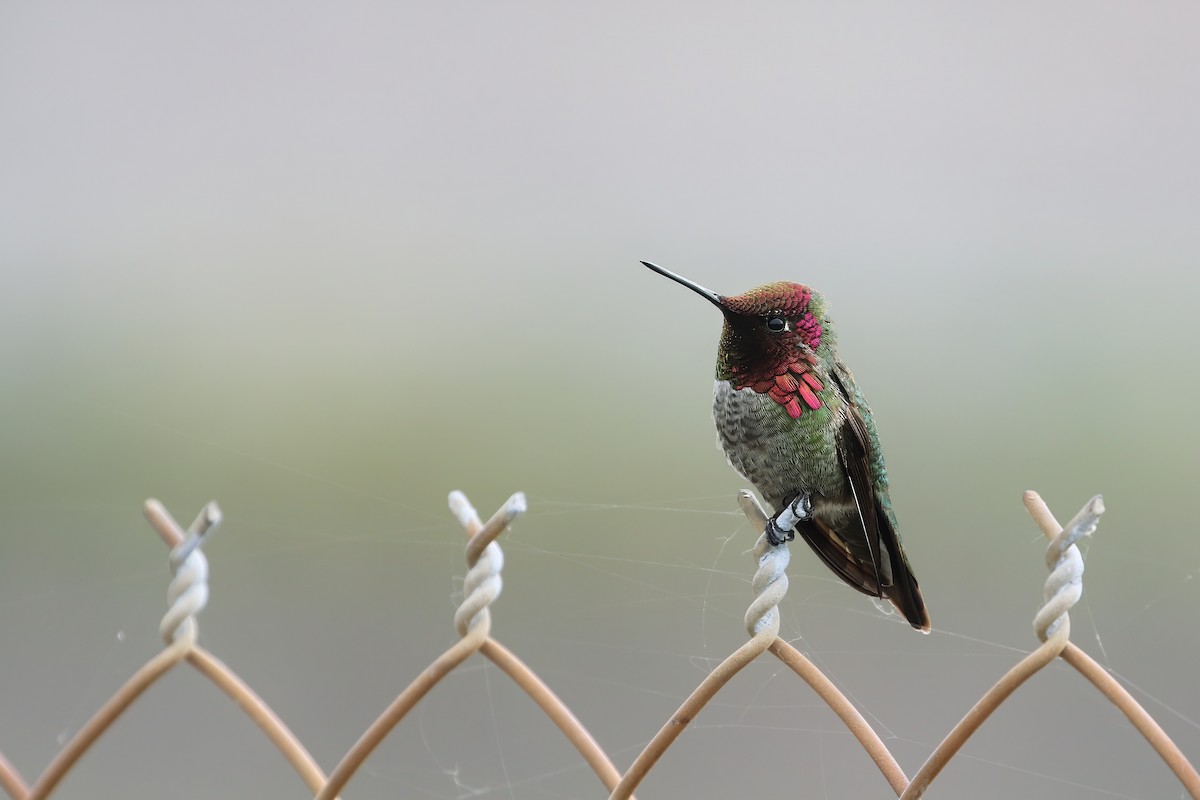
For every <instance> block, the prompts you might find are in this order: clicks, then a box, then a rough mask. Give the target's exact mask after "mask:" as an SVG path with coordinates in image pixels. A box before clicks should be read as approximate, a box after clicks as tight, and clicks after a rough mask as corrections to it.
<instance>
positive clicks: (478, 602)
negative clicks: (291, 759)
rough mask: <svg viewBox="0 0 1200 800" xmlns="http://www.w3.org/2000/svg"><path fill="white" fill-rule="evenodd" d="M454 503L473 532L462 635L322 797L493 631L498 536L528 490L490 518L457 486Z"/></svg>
mask: <svg viewBox="0 0 1200 800" xmlns="http://www.w3.org/2000/svg"><path fill="white" fill-rule="evenodd" d="M449 503H450V512H451V513H452V514H454V516H455V517H456V518H457V519H458V521H459V524H461V525H462V526H463V528H464V529H465V530H466V532H467V535H468V536H470V537H471V538H470V539H469V540H468V542H467V565H468V568H469V569H468V572H467V578H466V580H465V581H464V582H463V594H464V597H463V601H462V603H461V604H460V605H459V607H458V610H457V611H456V612H455V614H454V625H455V628H456V629H457V630H458V634H459V636H460V637H462V638H460V639H459V640H458V641H457V642H455V643H454V644H452V645H451V646H450V647H449V648H447V649H446V651H445V652H444V653H442V654H441V655H440V656H438V657H437V658H436V659H434V660H433V662H432V663H430V665H429V666H427V667H426V668H425V669H424V670H423V671H422V672H421V674H420V675H418V676H417V677H416V678H414V679H413V680H412V682H411V683H409V684H408V686H406V687H405V688H404V691H402V692H400V694H399V695H397V696H396V698H395V699H394V700H393V701H392V702H391V704H390V705H389V706H388V707H387V708H385V709H384V710H383V713H382V714H380V715H379V717H377V718H376V720H375V721H374V722H372V723H371V725H370V727H368V728H367V729H366V730H365V731H363V734H362V735H361V736H360V737H359V738H358V741H357V742H355V743H354V745H353V746H352V747H351V748H350V750H349V751H347V753H346V755H344V756H342V760H341V762H340V763H338V765H337V766H336V767H335V768H334V770H333V772H331V773H330V774H329V780H328V781H327V782H326V783H325V785H324V786H323V787H321V790H320V791H319V792H318V793H317V795H316V800H331V799H332V798H334V797H336V796H337V795H338V794H339V793H340V792H341V791H342V789H343V788H345V786H346V784H347V783H349V782H350V778H351V777H353V775H354V773H355V772H357V771H358V768H359V767H361V766H362V764H363V762H365V761H366V760H367V757H368V756H370V755H371V753H372V752H373V751H374V750H375V748H376V747H378V746H379V744H380V743H381V742H382V741H383V740H384V738H385V737H386V736H387V735H388V734H389V733H390V732H391V731H392V729H393V728H395V727H396V726H397V725H398V724H400V721H401V720H403V719H404V717H405V716H406V715H407V714H408V712H409V711H411V710H412V709H413V707H414V706H415V705H416V704H417V703H418V702H420V700H421V698H423V697H424V696H425V695H426V694H428V693H429V692H430V691H431V690H432V689H433V687H434V686H436V685H437V684H438V683H439V682H440V681H441V680H442V678H444V677H446V676H447V675H449V674H450V673H451V672H452V671H453V670H454V669H455V668H456V667H458V665H459V664H461V663H463V662H464V661H466V660H467V659H468V658H470V657H471V656H472V655H473V654H474V653H475V652H477V651H479V650H481V649H483V648H484V646H485V645H486V644H487V643H488V641H489V639H488V634H489V632H490V630H491V625H492V622H491V615H490V613H489V611H488V606H489V605H490V604H491V603H492V601H493V600H495V599H496V598H497V597H498V596H499V595H500V589H501V588H502V586H503V583H502V581H501V579H500V569H501V568H502V567H503V566H504V554H503V553H502V552H501V551H500V546H499V545H498V544H496V541H495V540H496V537H497V536H499V535H500V534H501V533H503V532H504V530H505V529H506V528H507V527H508V525H509V523H511V522H512V521H513V520H514V519H516V518H517V517H518V516H519V515H521V514H522V513H524V512H525V507H526V506H525V495H523V494H521V493H520V492H517V493H516V494H514V495H513V496H512V497H510V498H508V501H507V502H506V503H505V504H504V505H503V506H501V507H500V510H499V511H497V512H496V513H495V514H493V515H492V518H491V519H489V520H488V521H487V522H486V523H484V522H481V521H480V519H479V514H478V513H477V512H476V511H475V508H474V507H473V506H472V505H471V503H470V501H469V500H467V497H466V495H464V494H463V493H462V492H459V491H454V492H451V493H450V497H449Z"/></svg>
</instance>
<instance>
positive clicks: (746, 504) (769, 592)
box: [738, 489, 908, 794]
mask: <svg viewBox="0 0 1200 800" xmlns="http://www.w3.org/2000/svg"><path fill="white" fill-rule="evenodd" d="M738 505H739V506H741V509H742V513H743V514H745V515H746V519H747V520H748V521H749V522H750V524H751V526H753V527H754V529H755V530H761V531H763V534H762V535H761V536H759V537H758V540H757V541H756V542H755V543H754V551H753V555H754V557H755V559H756V560H757V561H758V571H757V572H755V573H754V579H753V580H752V581H751V586H752V587H753V589H754V592H755V598H754V601H753V602H752V603H751V604H750V608H749V609H747V611H746V630H747V631H749V633H750V635H751V636H757V635H759V634H760V633H762V632H766V631H769V632H770V634H771V638H772V641H771V642H770V644H769V646H768V648H767V649H769V650H770V651H771V653H772V654H773V655H774V656H775V657H776V658H778V659H779V660H780V661H782V662H783V663H784V664H786V665H787V666H788V667H789V668H790V669H791V670H792V671H793V672H795V673H796V675H797V676H799V677H800V679H801V680H803V681H804V682H805V683H807V684H808V685H809V687H810V688H812V690H813V691H814V692H816V693H817V696H818V697H820V698H821V700H823V701H824V702H825V704H826V705H827V706H829V708H830V710H832V711H833V713H834V714H837V716H838V719H840V720H841V721H842V724H843V725H845V726H846V729H847V730H849V731H850V733H851V734H852V735H853V736H854V738H855V739H857V740H858V743H859V744H861V745H862V747H863V749H864V750H865V751H866V752H867V755H869V756H870V757H871V760H872V761H874V762H875V766H876V767H878V768H879V771H880V772H881V773H882V774H883V777H884V779H885V780H887V782H888V784H889V785H890V786H891V787H892V789H893V790H894V791H895V792H896V794H900V793H901V792H902V791H904V787H905V786H907V785H908V778H907V777H906V776H905V774H904V770H902V769H901V768H900V765H899V764H898V763H896V759H895V758H894V757H893V756H892V754H891V752H890V751H889V750H888V749H887V746H886V745H885V744H884V743H883V740H882V739H880V738H879V734H877V733H876V732H875V729H874V728H872V727H871V725H870V723H868V722H867V720H866V719H865V718H864V717H863V715H862V714H861V713H859V711H858V709H857V708H855V707H854V705H853V704H852V703H851V702H850V701H849V700H848V699H847V698H846V696H845V695H844V694H842V692H841V691H840V690H839V689H838V688H837V687H836V686H834V684H833V681H831V680H829V678H827V677H826V676H825V674H824V673H823V672H821V670H819V669H817V666H816V665H815V664H813V663H812V662H811V661H809V660H808V659H807V658H805V657H804V654H803V653H801V652H800V651H799V650H797V649H796V648H795V647H793V646H792V645H790V644H789V643H787V642H786V641H784V640H783V639H780V638H779V603H780V602H782V600H783V597H784V595H785V594H786V593H787V589H788V578H787V574H786V572H785V570H786V569H787V566H788V563H789V562H790V561H791V552H790V551H789V550H788V548H787V544H786V543H784V544H781V545H779V546H778V547H772V546H771V544H770V543H769V542H768V541H767V537H766V532H765V531H766V526H767V521H768V517H767V512H766V511H765V510H764V509H763V507H762V505H761V504H759V502H758V498H756V497H755V496H754V495H753V494H752V493H750V492H749V491H747V490H745V489H743V490H742V491H740V492H738ZM785 512H786V513H784V514H780V515H779V516H780V519H782V520H783V524H780V528H781V529H783V530H790V529H791V527H792V526H793V525H795V522H796V521H797V520H796V517H795V515H794V514H793V513H792V512H791V509H790V507H789V508H787V509H785Z"/></svg>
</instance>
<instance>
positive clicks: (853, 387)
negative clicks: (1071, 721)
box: [642, 261, 930, 633]
mask: <svg viewBox="0 0 1200 800" xmlns="http://www.w3.org/2000/svg"><path fill="white" fill-rule="evenodd" d="M642 264H644V265H645V266H647V267H649V268H650V269H651V270H653V271H655V272H657V273H658V274H660V275H663V276H665V277H667V278H670V279H671V280H673V281H675V282H676V283H681V284H683V285H684V286H686V287H688V288H689V289H691V290H692V291H693V292H695V293H696V294H698V295H700V296H701V297H703V298H704V299H706V300H708V302H710V303H712V304H713V305H715V306H716V307H717V308H719V309H720V310H721V313H722V314H723V315H724V317H725V324H724V326H723V327H722V329H721V339H720V344H719V345H718V347H717V372H716V384H715V387H714V390H713V421H714V422H715V423H716V427H717V440H718V442H719V443H720V445H721V448H722V449H723V450H724V451H725V457H726V458H727V459H728V460H729V463H730V465H731V466H732V467H733V468H734V469H736V470H737V471H738V472H739V473H741V475H742V476H743V477H744V478H746V479H747V480H748V481H750V482H751V483H752V484H754V487H755V488H756V489H758V491H759V494H761V495H762V496H763V499H764V500H766V501H767V502H768V503H769V504H770V505H771V507H772V509H773V510H774V512H775V516H774V517H772V518H771V520H770V521H769V522H768V523H767V527H766V530H765V531H764V534H765V535H766V538H767V541H768V542H769V543H770V544H771V545H773V546H778V545H780V544H782V543H783V542H784V541H789V540H791V539H793V538H795V535H796V534H797V533H798V534H799V535H800V537H801V538H802V539H804V541H805V542H807V543H808V545H809V547H811V548H812V549H813V552H815V553H816V554H817V556H818V557H820V559H821V560H822V561H824V562H825V565H826V566H827V567H829V568H830V569H831V570H833V572H834V574H836V575H837V576H838V577H839V578H841V579H842V580H843V581H844V582H845V583H847V584H849V585H850V586H851V587H852V588H854V589H857V590H858V591H860V592H862V593H864V594H868V595H871V596H872V597H882V598H886V599H887V600H889V601H890V602H891V603H892V605H894V606H895V607H896V609H897V610H898V611H899V612H900V613H901V614H903V615H904V618H905V619H907V620H908V623H909V624H910V625H912V627H914V628H916V629H917V630H919V631H922V632H924V633H928V632H929V627H930V626H929V612H928V611H926V610H925V601H924V600H923V599H922V598H921V590H920V588H919V587H918V586H917V579H916V578H915V577H914V576H913V574H912V569H911V568H910V567H909V565H908V558H907V557H906V556H905V555H904V548H903V547H901V545H900V535H899V534H898V533H897V532H896V515H895V513H894V512H893V511H892V501H891V497H890V496H889V494H888V477H887V469H886V468H885V467H884V463H883V452H882V450H881V449H880V446H879V434H878V432H877V431H876V428H875V418H874V416H873V415H872V413H871V407H870V406H869V405H867V401H866V398H864V397H863V394H862V392H861V391H860V390H859V388H858V384H856V383H855V382H854V376H853V375H851V374H850V370H849V369H847V368H846V365H845V364H843V363H842V360H841V357H840V356H839V355H838V350H837V339H836V336H835V333H834V326H833V323H832V321H831V320H830V319H829V315H828V311H827V308H826V305H825V299H824V298H823V297H822V296H821V295H820V294H818V293H817V292H815V291H813V290H812V289H811V288H809V287H808V286H805V285H803V284H800V283H790V282H788V281H780V282H777V283H768V284H766V285H765V286H759V287H758V288H756V289H751V290H750V291H748V292H746V293H745V294H739V295H733V296H728V297H727V296H723V295H719V294H717V293H716V292H713V291H711V290H709V289H706V288H704V287H703V286H701V285H700V284H698V283H696V282H694V281H691V280H688V279H687V278H684V277H683V276H681V275H677V274H675V273H674V272H671V271H670V270H667V269H663V268H662V267H660V266H658V265H656V264H651V263H650V262H648V261H643V262H642ZM785 511H790V512H791V517H792V519H794V520H795V523H794V524H793V525H791V526H787V525H782V526H781V524H780V517H781V515H782V514H783V513H784V512H785Z"/></svg>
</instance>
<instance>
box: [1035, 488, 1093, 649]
mask: <svg viewBox="0 0 1200 800" xmlns="http://www.w3.org/2000/svg"><path fill="white" fill-rule="evenodd" d="M1103 513H1104V498H1103V497H1101V496H1100V495H1096V496H1095V497H1093V498H1092V499H1091V500H1089V501H1088V502H1087V504H1086V505H1084V507H1083V508H1082V509H1080V511H1079V513H1078V514H1076V515H1075V517H1074V518H1073V519H1072V520H1071V521H1070V522H1068V523H1067V525H1066V527H1065V528H1063V529H1062V530H1061V531H1060V532H1059V533H1058V535H1057V536H1055V537H1054V538H1053V539H1052V540H1051V541H1050V545H1049V546H1048V547H1047V548H1046V566H1047V567H1049V568H1050V577H1048V578H1046V585H1045V587H1044V589H1043V597H1044V598H1045V603H1044V604H1043V605H1042V608H1041V610H1039V611H1038V613H1037V616H1035V617H1034V618H1033V628H1034V630H1035V631H1036V632H1037V635H1038V638H1039V639H1041V640H1042V641H1043V642H1044V641H1046V639H1047V638H1049V637H1050V636H1053V635H1054V634H1055V633H1056V632H1057V631H1058V629H1059V628H1061V627H1062V625H1063V624H1064V623H1067V622H1068V621H1069V619H1068V616H1067V612H1068V611H1070V610H1071V607H1072V606H1074V605H1075V604H1076V603H1078V602H1079V598H1080V597H1082V596H1083V556H1082V555H1081V554H1080V552H1079V548H1078V547H1076V546H1075V543H1076V542H1077V541H1079V540H1080V539H1082V538H1083V537H1084V536H1090V535H1092V534H1093V533H1094V532H1095V531H1096V526H1097V525H1099V524H1100V515H1101V514H1103Z"/></svg>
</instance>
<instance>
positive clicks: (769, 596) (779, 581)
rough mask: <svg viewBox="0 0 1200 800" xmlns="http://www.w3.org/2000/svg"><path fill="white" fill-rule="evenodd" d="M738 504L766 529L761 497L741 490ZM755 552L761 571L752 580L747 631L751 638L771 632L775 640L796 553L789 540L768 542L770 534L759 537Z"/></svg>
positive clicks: (749, 517)
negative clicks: (790, 569)
mask: <svg viewBox="0 0 1200 800" xmlns="http://www.w3.org/2000/svg"><path fill="white" fill-rule="evenodd" d="M738 505H740V506H741V507H742V512H743V513H745V515H746V517H747V518H748V519H749V520H750V522H751V524H753V525H755V526H756V527H757V528H759V529H765V528H766V525H767V515H766V513H765V512H764V511H763V509H762V506H760V505H759V504H758V500H757V498H755V497H754V495H752V494H751V493H750V492H748V491H746V490H744V489H743V490H742V491H741V492H739V493H738ZM753 555H754V559H755V561H757V562H758V570H757V571H756V572H755V573H754V578H753V579H752V580H751V582H750V587H751V589H752V590H753V591H754V600H752V601H751V602H750V607H749V608H747V609H746V617H745V623H746V631H747V633H749V634H750V636H751V637H757V636H759V635H760V634H762V633H764V632H769V633H770V636H771V638H772V639H774V638H775V637H776V636H777V635H779V604H780V603H781V602H782V601H783V598H784V596H785V595H786V594H787V590H788V577H787V572H786V570H787V567H788V564H789V563H790V562H791V559H792V554H791V551H790V550H789V549H788V546H787V543H786V542H785V543H784V544H781V545H779V546H777V547H772V546H771V544H770V543H769V542H767V536H766V533H763V534H762V535H760V536H759V537H758V540H757V541H756V542H755V543H754V550H753Z"/></svg>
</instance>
